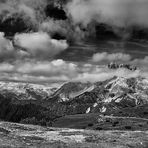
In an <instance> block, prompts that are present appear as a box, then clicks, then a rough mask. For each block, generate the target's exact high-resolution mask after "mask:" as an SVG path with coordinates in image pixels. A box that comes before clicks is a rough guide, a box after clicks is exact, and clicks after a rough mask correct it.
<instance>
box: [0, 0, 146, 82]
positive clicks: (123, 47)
mask: <svg viewBox="0 0 148 148" xmlns="http://www.w3.org/2000/svg"><path fill="white" fill-rule="evenodd" d="M47 5H48V1H46V0H30V1H29V0H3V1H1V2H0V19H1V21H0V23H3V22H4V21H5V20H7V19H8V18H11V17H13V18H21V19H22V20H23V21H24V24H25V25H26V26H27V27H28V28H29V29H28V30H29V31H28V30H27V31H26V30H24V31H18V32H15V33H13V35H12V36H11V38H10V37H8V36H7V34H6V32H7V30H1V28H0V80H3V81H18V82H31V83H49V84H53V83H58V84H61V83H64V82H68V81H81V82H87V81H89V82H97V81H103V80H106V79H109V78H111V77H113V76H123V77H137V76H143V77H148V67H147V65H148V49H147V48H148V43H147V42H146V41H145V42H130V41H127V42H125V41H120V42H119V41H105V42H100V41H95V42H92V40H91V41H88V40H87V42H86V41H84V38H86V37H87V36H88V34H90V33H91V34H92V33H94V32H93V31H94V28H93V26H94V24H97V23H106V24H109V25H111V26H113V28H115V27H124V28H126V27H129V26H131V25H138V26H140V27H148V22H147V20H148V11H147V10H148V9H147V8H148V1H147V0H140V1H138V0H125V1H124V2H123V0H72V1H71V2H69V3H67V4H65V5H64V10H65V12H66V13H67V17H68V19H67V20H54V19H53V18H50V17H49V16H48V17H47V16H46V15H45V14H44V10H45V7H46V6H47ZM129 6H130V7H129ZM129 14H130V15H129ZM17 27H18V28H19V27H20V26H17ZM9 29H10V28H9ZM84 29H85V31H84ZM5 31H6V32H5ZM57 32H58V33H60V34H62V35H63V36H66V37H65V39H61V40H60V39H54V38H52V35H53V34H54V33H57ZM123 38H124V34H123ZM71 40H72V41H73V44H71V42H70V41H71ZM110 62H118V63H128V64H131V65H135V66H138V67H139V68H138V69H137V70H136V71H130V70H128V69H116V70H112V69H108V68H107V66H106V65H107V64H108V63H110Z"/></svg>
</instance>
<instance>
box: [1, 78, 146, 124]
mask: <svg viewBox="0 0 148 148" xmlns="http://www.w3.org/2000/svg"><path fill="white" fill-rule="evenodd" d="M147 109H148V80H147V79H146V78H142V77H135V78H125V77H113V78H112V79H109V80H106V81H102V82H101V81H100V82H96V83H81V82H68V83H65V84H63V85H62V86H61V87H59V88H52V87H50V86H48V85H37V84H28V83H27V84H26V83H16V82H0V118H1V119H2V120H6V121H13V122H23V123H25V122H27V123H28V122H31V123H32V122H35V124H39V123H40V122H41V124H42V122H43V123H44V124H47V123H48V124H52V123H53V122H54V120H55V119H58V118H60V117H63V116H67V115H78V114H92V113H94V114H96V113H98V114H100V115H115V116H122V117H142V118H148V111H147Z"/></svg>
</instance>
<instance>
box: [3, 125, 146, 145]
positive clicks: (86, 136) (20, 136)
mask: <svg viewBox="0 0 148 148" xmlns="http://www.w3.org/2000/svg"><path fill="white" fill-rule="evenodd" d="M147 139H148V131H119V130H115V131H111V130H109V131H92V130H82V129H81V130H79V129H78V130H74V129H68V128H67V129H66V128H65V129H64V128H62V129H60V128H49V127H41V126H34V125H24V124H17V123H9V122H0V145H1V147H10V148H12V147H32V148H35V147H42V148H80V147H81V148H147V147H148V141H147Z"/></svg>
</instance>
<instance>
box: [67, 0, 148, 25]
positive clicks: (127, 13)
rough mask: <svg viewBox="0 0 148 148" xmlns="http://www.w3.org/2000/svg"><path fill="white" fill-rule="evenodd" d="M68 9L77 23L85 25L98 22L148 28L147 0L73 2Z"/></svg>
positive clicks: (76, 0)
mask: <svg viewBox="0 0 148 148" xmlns="http://www.w3.org/2000/svg"><path fill="white" fill-rule="evenodd" d="M67 9H68V11H69V14H70V15H71V16H72V18H73V20H74V21H75V22H76V23H83V24H84V25H87V24H89V23H90V22H92V21H97V22H104V23H109V24H111V25H115V26H120V27H126V26H129V25H133V24H134V25H142V26H143V25H145V26H148V11H147V9H148V1H147V0H140V1H139V0H72V2H69V3H68V5H67Z"/></svg>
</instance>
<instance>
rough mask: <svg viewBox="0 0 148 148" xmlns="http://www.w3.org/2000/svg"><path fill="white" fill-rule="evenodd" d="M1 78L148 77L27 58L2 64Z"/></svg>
mask: <svg viewBox="0 0 148 148" xmlns="http://www.w3.org/2000/svg"><path fill="white" fill-rule="evenodd" d="M0 72H1V76H0V79H3V80H4V79H5V80H15V81H26V82H58V83H62V82H67V81H80V82H87V81H88V82H97V81H104V80H107V79H110V78H112V77H114V76H118V77H137V76H144V77H148V74H147V72H146V71H141V70H136V71H130V70H128V69H124V68H123V69H122V68H120V69H116V70H113V69H108V68H107V66H104V67H102V66H99V65H93V64H81V65H79V64H78V63H73V62H66V61H63V60H61V59H58V60H53V61H50V62H49V61H36V60H29V61H28V60H25V61H22V60H21V61H20V60H18V61H16V62H15V63H6V62H5V63H1V64H0Z"/></svg>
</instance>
